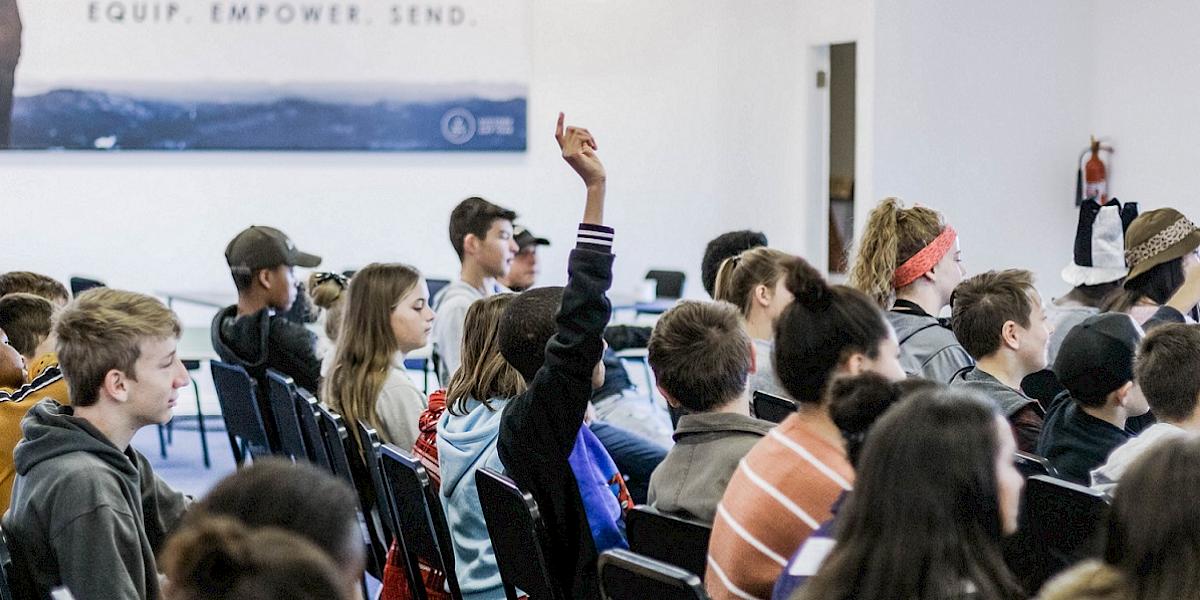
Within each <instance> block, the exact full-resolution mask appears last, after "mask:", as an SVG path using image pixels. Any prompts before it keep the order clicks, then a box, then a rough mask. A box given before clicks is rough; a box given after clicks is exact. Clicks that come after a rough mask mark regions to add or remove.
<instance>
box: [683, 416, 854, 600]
mask: <svg viewBox="0 0 1200 600" xmlns="http://www.w3.org/2000/svg"><path fill="white" fill-rule="evenodd" d="M853 481H854V469H853V468H852V467H851V466H850V462H849V460H847V458H846V452H845V450H844V449H843V448H842V446H841V444H836V445H835V444H831V443H830V442H828V441H826V440H825V439H824V438H822V437H821V436H819V435H818V434H817V433H816V431H815V430H814V429H813V428H812V426H810V425H809V424H808V423H807V422H806V417H802V416H801V415H799V414H794V415H791V416H789V417H788V418H787V419H784V421H783V422H782V423H780V424H779V426H778V427H776V428H775V429H773V430H771V433H769V434H768V435H767V436H766V437H764V438H763V439H762V441H761V442H759V443H758V444H756V445H755V446H754V448H753V449H752V450H750V453H749V454H747V455H746V457H745V458H743V459H742V461H741V463H739V465H738V468H737V471H736V472H735V473H734V474H733V479H731V480H730V481H729V487H728V488H726V489H725V496H724V497H723V498H722V499H721V504H720V505H718V506H717V516H716V519H715V520H714V521H713V532H712V539H711V541H710V542H709V546H708V573H707V575H706V576H705V578H704V583H705V586H706V587H707V588H708V593H709V595H710V596H711V597H712V598H713V600H723V599H726V598H737V599H742V600H751V599H756V598H763V599H766V598H770V597H771V590H772V588H773V587H774V586H775V580H776V579H778V578H779V574H780V573H781V572H783V568H784V566H786V565H787V561H788V558H789V557H790V556H791V555H792V554H793V553H794V552H795V551H796V549H797V548H799V547H800V545H801V544H802V543H804V540H805V539H807V538H808V536H809V535H811V534H812V532H813V531H814V530H816V529H817V527H819V526H820V525H821V523H822V522H824V521H825V520H827V519H829V518H830V517H831V516H832V512H831V511H830V508H831V507H832V506H833V503H834V501H835V500H837V498H838V496H839V495H841V493H842V492H843V491H846V490H849V489H850V487H851V484H852V482H853Z"/></svg>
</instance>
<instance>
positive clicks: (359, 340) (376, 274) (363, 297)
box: [321, 263, 421, 441]
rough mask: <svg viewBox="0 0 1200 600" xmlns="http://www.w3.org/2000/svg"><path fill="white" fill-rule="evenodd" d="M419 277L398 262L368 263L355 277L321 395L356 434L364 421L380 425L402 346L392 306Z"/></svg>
mask: <svg viewBox="0 0 1200 600" xmlns="http://www.w3.org/2000/svg"><path fill="white" fill-rule="evenodd" d="M420 283H421V273H420V272H419V271H417V270H416V269H415V268H413V267H410V266H408V265H402V264H398V263H386V264H385V263H372V264H369V265H367V266H366V267H365V268H363V269H362V270H361V271H358V272H357V273H355V274H354V278H353V279H352V280H351V281H350V289H349V290H348V292H347V297H346V300H345V309H344V310H345V314H344V315H343V316H342V331H341V333H342V334H343V335H342V336H341V340H340V341H339V342H338V345H337V351H336V353H335V354H334V359H333V367H332V368H331V369H330V371H329V376H328V377H326V378H325V382H324V390H323V392H322V394H321V395H322V396H323V399H324V400H325V402H327V403H328V404H329V406H330V407H332V408H333V409H334V410H336V411H338V413H340V414H341V415H342V417H343V418H345V419H346V428H347V429H349V430H350V432H351V434H352V435H353V436H354V438H355V439H358V427H357V424H358V422H359V421H363V422H365V423H366V424H368V425H370V426H371V427H373V428H375V429H380V427H379V417H378V415H377V414H376V412H375V403H376V401H378V399H379V392H380V391H381V390H382V389H383V384H384V382H385V381H386V380H387V376H388V371H389V370H390V368H391V364H392V358H393V356H394V355H395V354H396V352H397V351H399V350H400V346H399V344H398V343H397V342H396V335H395V334H394V333H393V332H392V321H391V317H392V310H394V309H395V308H396V305H397V304H398V303H399V302H400V299H401V298H403V297H404V296H405V295H406V294H408V293H409V292H411V291H412V290H413V289H414V288H415V287H416V286H418V285H419V284H420ZM385 441H388V440H385Z"/></svg>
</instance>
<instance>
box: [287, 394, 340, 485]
mask: <svg viewBox="0 0 1200 600" xmlns="http://www.w3.org/2000/svg"><path fill="white" fill-rule="evenodd" d="M295 389H296V394H295V395H294V396H292V399H293V401H294V402H295V403H296V422H297V424H299V425H300V433H301V434H302V435H303V436H304V448H305V449H306V450H307V451H308V460H310V461H312V462H313V463H314V464H316V465H317V466H318V467H321V468H323V469H325V470H327V471H332V470H333V465H332V464H330V462H329V452H328V451H327V450H326V449H325V438H324V436H322V435H321V424H320V423H319V422H318V421H317V404H318V402H317V399H316V398H315V397H314V396H313V395H312V394H310V393H309V392H308V390H306V389H304V388H302V387H300V386H296V388H295Z"/></svg>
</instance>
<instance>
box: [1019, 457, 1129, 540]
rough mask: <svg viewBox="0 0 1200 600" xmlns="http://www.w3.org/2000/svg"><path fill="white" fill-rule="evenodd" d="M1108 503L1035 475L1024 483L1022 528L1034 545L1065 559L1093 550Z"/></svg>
mask: <svg viewBox="0 0 1200 600" xmlns="http://www.w3.org/2000/svg"><path fill="white" fill-rule="evenodd" d="M1107 515H1108V500H1106V499H1105V497H1104V494H1102V493H1100V492H1098V491H1096V490H1093V489H1092V488H1088V487H1084V486H1082V485H1077V484H1074V483H1071V482H1069V481H1063V480H1062V479H1056V478H1054V477H1047V476H1045V475H1034V476H1032V477H1030V478H1029V479H1028V480H1027V481H1026V482H1025V504H1024V514H1023V515H1022V516H1023V517H1024V521H1025V525H1026V528H1027V531H1028V532H1029V534H1030V535H1031V536H1032V537H1033V539H1034V541H1035V542H1036V544H1037V545H1038V546H1040V547H1042V548H1045V549H1047V550H1051V551H1053V552H1055V553H1057V554H1061V555H1063V556H1067V557H1072V558H1075V557H1079V556H1080V555H1081V553H1086V552H1088V551H1090V550H1091V549H1092V545H1093V544H1094V543H1095V541H1096V540H1097V539H1098V538H1097V534H1098V533H1099V531H1100V524H1101V523H1103V522H1104V519H1105V518H1106V516H1107Z"/></svg>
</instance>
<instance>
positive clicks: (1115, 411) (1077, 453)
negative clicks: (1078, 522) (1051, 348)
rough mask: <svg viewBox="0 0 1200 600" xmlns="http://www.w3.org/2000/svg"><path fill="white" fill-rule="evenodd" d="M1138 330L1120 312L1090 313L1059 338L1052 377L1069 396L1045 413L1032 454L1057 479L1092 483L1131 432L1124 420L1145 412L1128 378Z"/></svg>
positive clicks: (1138, 340) (1137, 389)
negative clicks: (1097, 470)
mask: <svg viewBox="0 0 1200 600" xmlns="http://www.w3.org/2000/svg"><path fill="white" fill-rule="evenodd" d="M1142 336H1143V334H1142V328H1141V327H1138V325H1137V323H1134V322H1133V319H1132V318H1130V316H1129V315H1127V314H1124V313H1103V314H1098V315H1092V316H1090V317H1088V318H1086V319H1084V320H1083V322H1081V323H1079V324H1078V325H1076V326H1075V327H1074V328H1073V329H1071V332H1070V333H1068V334H1067V336H1066V337H1065V338H1063V342H1062V346H1060V348H1059V352H1058V357H1057V358H1056V359H1055V361H1054V374H1055V375H1056V376H1057V377H1058V380H1059V381H1061V382H1062V384H1063V386H1065V387H1066V389H1067V392H1068V394H1069V395H1068V396H1067V397H1066V398H1062V399H1060V400H1059V401H1057V402H1056V403H1055V404H1054V405H1053V406H1052V407H1051V408H1050V410H1048V411H1046V420H1045V423H1043V425H1042V434H1041V437H1040V438H1039V439H1038V444H1037V454H1038V455H1039V456H1043V457H1045V458H1046V459H1047V460H1049V461H1050V464H1052V465H1054V469H1055V470H1056V471H1058V476H1059V477H1061V478H1063V479H1066V480H1067V481H1070V482H1073V483H1078V484H1080V485H1090V484H1091V475H1090V473H1091V470H1092V469H1095V468H1096V467H1099V466H1100V465H1102V464H1104V461H1105V460H1106V459H1108V455H1109V454H1110V453H1111V452H1112V451H1113V449H1114V448H1116V447H1118V446H1120V445H1121V444H1124V443H1125V442H1127V441H1129V439H1130V438H1132V437H1133V436H1134V435H1135V434H1136V432H1135V431H1131V430H1130V429H1129V423H1128V421H1129V420H1130V419H1131V418H1132V417H1140V416H1142V415H1144V414H1146V412H1147V411H1149V410H1150V406H1149V404H1147V403H1146V397H1145V395H1143V394H1142V390H1141V387H1139V386H1138V384H1137V383H1136V382H1135V381H1134V380H1133V360H1134V354H1135V353H1136V352H1137V347H1138V344H1139V343H1141V341H1142Z"/></svg>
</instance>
